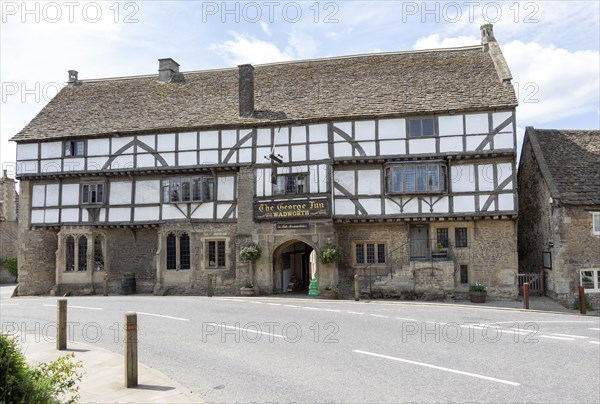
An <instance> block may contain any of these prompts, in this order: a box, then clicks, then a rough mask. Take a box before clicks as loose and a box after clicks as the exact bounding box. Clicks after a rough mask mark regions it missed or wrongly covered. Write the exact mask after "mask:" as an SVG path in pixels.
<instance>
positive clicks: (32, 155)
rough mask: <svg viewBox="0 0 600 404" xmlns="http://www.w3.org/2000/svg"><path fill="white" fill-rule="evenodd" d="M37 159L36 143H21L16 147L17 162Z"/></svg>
mask: <svg viewBox="0 0 600 404" xmlns="http://www.w3.org/2000/svg"><path fill="white" fill-rule="evenodd" d="M37 158H38V144H37V143H22V144H18V145H17V160H35V159H37Z"/></svg>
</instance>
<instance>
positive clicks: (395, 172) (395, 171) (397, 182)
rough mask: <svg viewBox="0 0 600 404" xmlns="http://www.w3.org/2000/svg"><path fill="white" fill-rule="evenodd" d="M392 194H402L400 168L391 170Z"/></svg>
mask: <svg viewBox="0 0 600 404" xmlns="http://www.w3.org/2000/svg"><path fill="white" fill-rule="evenodd" d="M393 177H394V188H393V191H394V192H402V167H394V168H393Z"/></svg>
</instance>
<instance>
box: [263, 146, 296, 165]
mask: <svg viewBox="0 0 600 404" xmlns="http://www.w3.org/2000/svg"><path fill="white" fill-rule="evenodd" d="M270 154H271V148H270V147H257V148H256V162H257V163H259V164H260V163H265V164H266V163H268V162H270V161H271V160H270V159H269V158H268V157H269V155H270ZM285 154H286V155H283V154H282V156H283V161H288V156H287V153H285ZM265 156H266V157H267V158H265Z"/></svg>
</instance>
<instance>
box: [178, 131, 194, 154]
mask: <svg viewBox="0 0 600 404" xmlns="http://www.w3.org/2000/svg"><path fill="white" fill-rule="evenodd" d="M197 138H198V135H197V134H196V132H186V133H180V134H179V147H178V150H196V149H197V148H198V139H197Z"/></svg>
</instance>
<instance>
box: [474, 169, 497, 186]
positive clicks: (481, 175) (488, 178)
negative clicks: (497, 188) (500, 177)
mask: <svg viewBox="0 0 600 404" xmlns="http://www.w3.org/2000/svg"><path fill="white" fill-rule="evenodd" d="M477 176H478V180H479V190H480V191H493V190H494V165H493V164H481V165H479V166H478V167H477Z"/></svg>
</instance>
